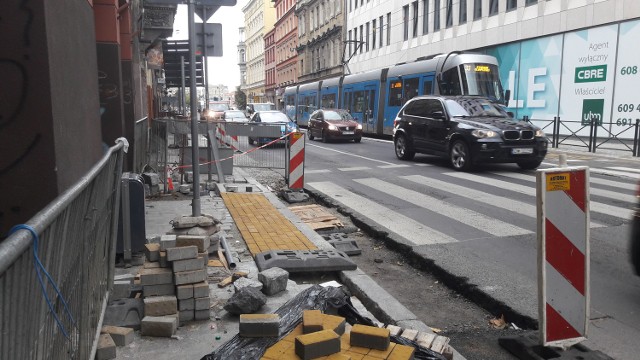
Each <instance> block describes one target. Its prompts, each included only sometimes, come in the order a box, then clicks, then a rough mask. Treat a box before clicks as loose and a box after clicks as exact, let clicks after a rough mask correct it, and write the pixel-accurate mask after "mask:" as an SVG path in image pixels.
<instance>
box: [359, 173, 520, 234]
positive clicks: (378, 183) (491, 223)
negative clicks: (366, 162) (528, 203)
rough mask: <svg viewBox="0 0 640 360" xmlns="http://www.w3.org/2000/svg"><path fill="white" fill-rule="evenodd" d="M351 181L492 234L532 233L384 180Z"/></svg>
mask: <svg viewBox="0 0 640 360" xmlns="http://www.w3.org/2000/svg"><path fill="white" fill-rule="evenodd" d="M353 181H355V182H357V183H360V184H363V185H366V186H369V187H371V188H374V189H376V190H379V191H381V192H382V193H385V194H389V195H392V196H395V197H397V198H398V199H402V200H404V201H407V202H409V203H411V204H414V205H416V206H419V207H421V208H424V209H427V210H429V211H433V212H435V213H436V214H440V215H444V216H447V217H449V218H451V219H452V220H455V221H458V222H460V223H463V224H465V225H467V226H470V227H473V228H475V229H478V230H481V231H484V232H486V233H488V234H491V235H493V236H501V237H502V236H515V235H524V234H531V233H532V231H529V230H526V229H523V228H521V227H518V226H514V225H511V224H508V223H506V222H503V221H500V220H497V219H495V218H492V217H489V216H486V215H484V214H481V213H479V212H476V211H473V210H470V209H467V208H464V207H460V206H455V205H451V204H449V203H447V202H445V201H442V200H440V199H437V198H435V197H432V196H429V195H426V194H422V193H419V192H417V191H413V190H409V189H406V188H404V187H402V186H398V185H395V184H391V183H388V182H386V181H382V180H378V179H373V178H367V179H354V180H353Z"/></svg>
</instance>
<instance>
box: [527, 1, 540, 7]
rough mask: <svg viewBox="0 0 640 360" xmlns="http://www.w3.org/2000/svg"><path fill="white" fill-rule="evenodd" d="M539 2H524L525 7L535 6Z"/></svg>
mask: <svg viewBox="0 0 640 360" xmlns="http://www.w3.org/2000/svg"><path fill="white" fill-rule="evenodd" d="M537 3H538V0H526V1H525V2H524V6H529V5H533V4H537Z"/></svg>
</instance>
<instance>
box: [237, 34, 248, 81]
mask: <svg viewBox="0 0 640 360" xmlns="http://www.w3.org/2000/svg"><path fill="white" fill-rule="evenodd" d="M244 35H245V34H244V27H240V28H238V38H239V41H238V68H239V70H240V90H242V91H243V92H244V91H245V90H246V86H247V45H246V43H245V41H244Z"/></svg>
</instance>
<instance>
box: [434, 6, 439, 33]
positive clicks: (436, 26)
mask: <svg viewBox="0 0 640 360" xmlns="http://www.w3.org/2000/svg"><path fill="white" fill-rule="evenodd" d="M438 30H440V0H433V31H438Z"/></svg>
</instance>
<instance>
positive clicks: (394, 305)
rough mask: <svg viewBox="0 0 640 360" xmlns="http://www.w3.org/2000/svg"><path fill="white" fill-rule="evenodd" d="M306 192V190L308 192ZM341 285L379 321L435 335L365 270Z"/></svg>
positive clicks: (309, 232)
mask: <svg viewBox="0 0 640 360" xmlns="http://www.w3.org/2000/svg"><path fill="white" fill-rule="evenodd" d="M238 173H239V175H241V176H243V177H244V178H245V179H246V180H247V181H248V182H249V183H251V184H253V185H254V186H256V187H258V188H259V189H260V190H261V192H262V193H263V194H264V195H265V197H266V198H267V199H268V200H269V202H271V204H273V206H274V207H275V208H276V209H278V211H280V213H281V214H282V215H283V216H284V217H286V218H287V219H288V220H289V221H291V223H293V224H294V225H295V226H296V227H297V228H298V230H300V231H301V232H302V233H303V234H304V235H305V236H306V237H307V238H308V239H309V240H311V242H313V243H314V244H315V245H316V246H318V248H320V249H327V250H330V249H333V246H331V244H329V242H327V241H326V240H325V239H324V238H323V237H322V236H321V235H320V234H318V233H316V232H315V231H314V230H313V229H311V228H310V227H309V226H308V225H307V224H305V223H304V222H303V221H302V220H300V218H299V217H298V216H296V215H295V214H294V213H293V212H291V210H289V209H288V208H287V206H286V205H285V204H284V203H283V202H282V201H281V200H280V199H279V198H278V197H277V196H276V195H275V194H273V193H272V192H271V191H269V190H268V189H265V188H264V187H263V186H262V185H261V184H259V183H258V182H257V181H256V180H255V179H253V178H251V177H249V176H248V175H246V173H244V172H242V171H241V170H240V171H238ZM305 191H306V190H305ZM339 276H340V281H341V282H342V283H343V284H344V285H345V286H347V288H348V289H349V291H350V292H351V294H352V295H355V296H356V297H357V298H358V299H360V301H362V303H363V304H364V306H365V307H366V308H367V310H368V311H369V312H371V313H372V314H373V315H374V316H375V317H376V318H377V319H379V320H381V321H383V322H384V323H387V324H392V325H396V326H400V327H402V328H407V329H414V330H417V331H422V332H428V333H432V334H433V330H431V328H430V327H429V326H427V325H426V324H425V323H423V322H422V321H420V320H418V319H417V317H416V315H415V314H414V313H412V312H411V311H410V310H409V309H407V308H406V307H405V306H404V305H402V304H401V303H400V302H399V301H398V300H397V299H396V298H394V297H393V296H392V295H391V294H389V293H388V292H387V291H386V290H384V289H383V288H382V287H381V286H380V285H378V283H376V282H375V281H374V280H373V279H372V278H371V277H369V276H368V275H367V274H365V273H364V272H363V271H362V270H360V269H357V270H353V271H341V272H340V275H339ZM451 348H452V349H453V355H454V360H464V359H465V358H464V357H463V356H462V355H461V354H460V353H458V351H456V350H455V349H454V348H453V347H451Z"/></svg>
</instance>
